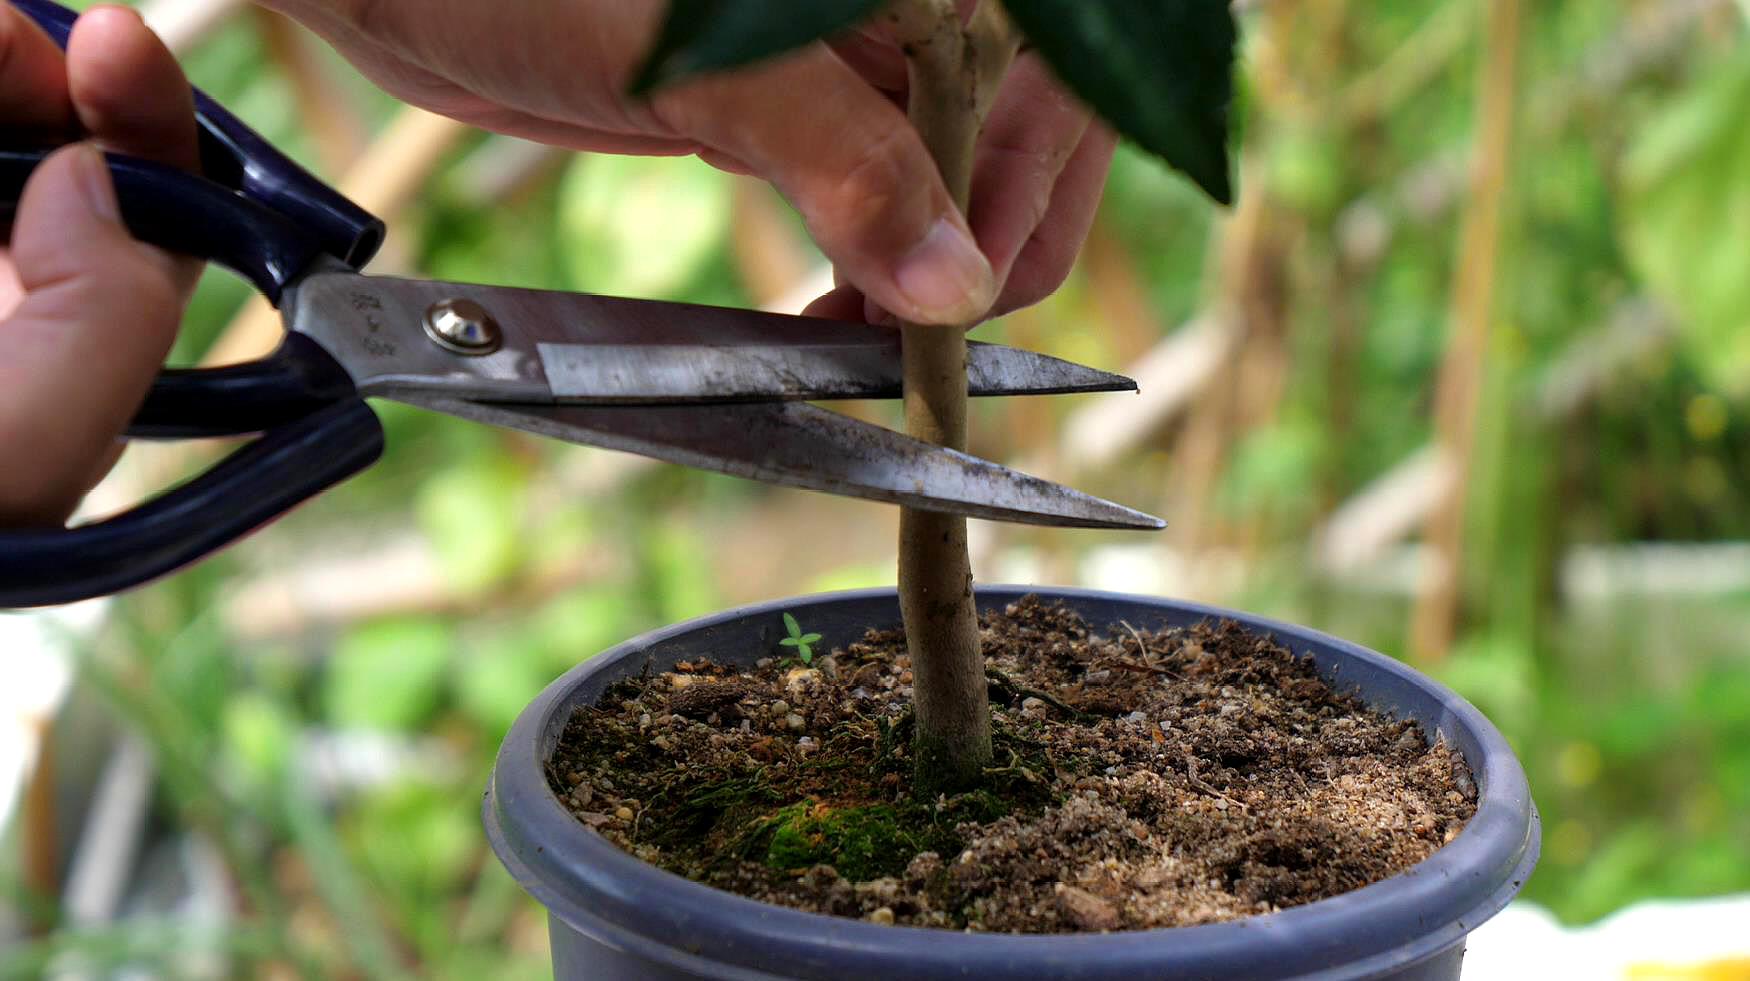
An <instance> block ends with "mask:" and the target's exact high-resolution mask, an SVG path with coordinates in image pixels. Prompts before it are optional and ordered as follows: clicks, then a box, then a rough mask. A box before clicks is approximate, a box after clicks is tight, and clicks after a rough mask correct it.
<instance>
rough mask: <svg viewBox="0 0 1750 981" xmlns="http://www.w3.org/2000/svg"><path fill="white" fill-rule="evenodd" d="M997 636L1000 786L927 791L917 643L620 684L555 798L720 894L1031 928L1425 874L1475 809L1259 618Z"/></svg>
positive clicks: (1425, 752) (1254, 906)
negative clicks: (1423, 864) (1245, 624)
mask: <svg viewBox="0 0 1750 981" xmlns="http://www.w3.org/2000/svg"><path fill="white" fill-rule="evenodd" d="M981 625H982V628H983V632H982V633H983V643H984V651H985V655H986V659H987V662H988V665H989V669H990V671H989V675H988V678H989V682H990V684H989V691H990V695H991V702H992V706H993V722H994V729H995V750H996V760H995V763H994V765H993V767H992V768H991V769H990V770H988V771H987V777H988V781H987V786H986V787H985V788H983V789H980V790H978V791H975V792H972V793H968V794H961V795H957V796H951V797H937V798H936V799H934V800H920V799H917V798H915V797H914V796H913V795H912V793H911V780H910V773H911V758H910V746H909V744H910V738H911V717H910V709H909V705H910V700H911V680H912V676H911V671H910V669H909V658H908V656H907V654H906V648H905V640H904V636H903V635H902V634H901V633H899V632H898V631H895V630H874V631H871V632H870V633H869V634H868V635H867V636H866V637H865V638H864V639H863V640H862V641H860V642H857V643H854V644H850V645H848V646H846V647H844V648H842V649H837V650H834V651H833V652H832V653H831V654H830V655H825V656H818V657H815V658H813V660H812V663H810V664H807V665H804V664H801V663H800V662H799V661H798V660H797V659H796V657H795V655H794V653H793V652H792V649H791V648H788V647H782V648H777V649H776V650H775V651H774V652H773V653H772V656H771V657H768V658H765V659H763V660H761V661H760V662H759V666H758V667H757V668H756V669H755V670H752V671H749V672H738V671H736V670H735V669H732V668H728V667H724V666H722V665H720V664H717V663H713V662H709V661H698V662H691V663H682V664H679V665H676V667H675V669H674V670H673V671H670V672H665V673H661V674H649V675H646V676H644V677H640V678H635V679H631V680H628V681H624V682H621V683H619V684H617V685H615V686H613V687H612V688H611V689H610V690H609V691H608V693H607V694H606V696H605V697H604V698H603V699H602V701H601V702H600V703H599V704H598V705H597V706H594V707H589V708H583V709H579V710H578V711H577V713H576V714H575V716H574V717H573V718H572V719H571V721H570V722H569V724H568V725H567V727H566V729H565V731H564V734H563V736H562V738H561V740H560V743H559V745H558V747H557V749H556V750H555V753H554V756H553V758H552V760H551V761H550V762H549V764H548V780H549V783H550V784H551V786H552V788H553V790H554V792H555V793H556V794H558V795H559V796H560V798H561V799H562V800H563V801H564V802H565V803H566V805H567V806H568V807H569V808H570V809H571V810H572V811H573V813H574V814H575V815H576V816H577V818H578V819H579V820H580V821H582V822H583V823H584V824H586V825H588V826H589V827H591V828H594V829H595V830H596V831H598V832H600V833H601V834H602V835H603V836H605V837H606V838H607V839H608V840H609V841H612V842H613V843H615V844H616V845H618V846H619V847H621V848H623V849H624V850H626V851H627V852H629V853H631V854H633V855H635V856H637V857H638V858H640V859H643V860H644V861H647V862H650V863H652V864H654V865H657V866H659V867H661V868H664V869H667V870H669V871H671V872H675V873H677V874H680V875H683V876H686V877H688V878H691V879H694V880H697V881H699V882H703V883H706V884H708V885H711V886H714V887H717V888H720V889H725V890H728V891H730V892H735V893H739V894H741V895H744V896H748V897H751V898H754V899H757V900H761V901H764V902H770V903H777V904H780V905H784V906H792V907H795V908H798V909H804V910H811V911H814V912H821V913H829V914H834V915H840V916H854V917H863V918H867V919H870V920H873V921H876V922H881V923H894V924H901V925H911V926H921V927H938V928H945V929H955V930H978V931H995V932H1016V933H1067V932H1083V931H1103V930H1137V929H1146V928H1152V927H1171V926H1190V925H1194V924H1201V923H1213V922H1219V921H1223V920H1231V919H1235V918H1238V917H1243V916H1248V915H1252V914H1257V913H1267V912H1270V911H1273V910H1278V909H1282V908H1285V907H1290V906H1296V905H1300V904H1302V903H1309V902H1312V901H1314V900H1318V899H1323V898H1326V897H1329V896H1334V895H1337V894H1340V893H1343V892H1347V891H1349V890H1352V889H1356V888H1359V887H1361V886H1364V885H1367V884H1368V883H1371V882H1375V881H1378V880H1380V879H1383V878H1386V877H1388V876H1391V875H1393V874H1396V873H1398V872H1401V871H1403V870H1404V869H1407V868H1409V867H1410V866H1411V865H1414V864H1415V863H1416V862H1419V861H1421V860H1422V859H1424V858H1426V857H1428V856H1429V855H1430V854H1431V853H1433V852H1434V850H1435V849H1437V848H1439V847H1440V846H1441V845H1442V844H1444V843H1446V842H1448V841H1451V840H1452V839H1453V838H1454V837H1455V836H1456V835H1457V834H1458V833H1459V831H1460V830H1461V829H1462V828H1463V827H1464V823H1465V821H1466V820H1468V819H1469V818H1470V816H1471V814H1472V813H1474V811H1475V809H1476V786H1475V783H1474V782H1473V778H1472V775H1471V773H1470V771H1469V769H1468V767H1467V766H1466V765H1465V763H1464V761H1463V759H1462V758H1461V757H1460V756H1459V755H1458V753H1456V752H1455V751H1453V750H1452V749H1450V748H1448V747H1446V746H1444V745H1442V744H1438V743H1436V744H1434V745H1429V743H1428V740H1427V739H1426V737H1425V735H1424V733H1423V732H1422V731H1421V729H1420V728H1419V727H1418V726H1416V725H1415V724H1414V723H1409V722H1402V721H1396V720H1393V719H1390V718H1387V717H1385V716H1382V715H1380V714H1378V713H1375V712H1373V711H1371V710H1368V709H1367V708H1366V707H1365V706H1363V705H1361V704H1360V703H1359V702H1358V701H1356V700H1355V699H1354V698H1352V697H1350V696H1348V695H1345V694H1341V693H1338V692H1335V691H1333V690H1332V689H1331V688H1330V687H1329V686H1328V685H1326V684H1325V683H1324V682H1323V681H1321V680H1320V679H1319V678H1318V676H1317V675H1316V674H1315V673H1314V670H1313V666H1312V665H1311V664H1310V663H1309V662H1308V661H1306V660H1299V659H1296V658H1294V657H1293V656H1292V655H1290V654H1289V652H1288V651H1287V650H1286V649H1284V648H1283V647H1281V646H1280V645H1278V644H1276V643H1275V642H1273V641H1272V640H1271V639H1269V638H1268V637H1265V636H1262V635H1260V634H1257V633H1254V632H1251V631H1249V630H1246V629H1244V628H1241V627H1240V626H1238V625H1236V624H1233V623H1207V624H1201V625H1198V626H1196V627H1192V628H1187V629H1177V628H1175V629H1167V630H1162V631H1158V632H1153V631H1139V630H1136V629H1133V628H1131V627H1130V626H1129V625H1127V624H1122V623H1120V624H1112V625H1109V626H1108V627H1107V629H1106V630H1105V631H1104V632H1097V631H1095V630H1093V629H1091V627H1090V625H1089V624H1088V623H1086V622H1084V621H1083V620H1082V619H1081V618H1079V617H1078V616H1077V615H1076V614H1074V613H1072V612H1070V611H1068V610H1067V609H1063V608H1060V607H1053V606H1047V605H1045V604H1043V603H1041V602H1039V601H1037V600H1034V599H1031V598H1029V599H1026V600H1022V601H1021V602H1019V603H1016V604H1013V605H1011V606H1009V607H1008V608H1007V609H1006V610H1005V611H1003V612H1002V613H1000V614H995V615H987V616H985V617H983V618H982V619H981ZM807 627H808V625H807V624H806V623H804V624H802V628H803V629H804V630H806V629H807ZM731 653H732V652H728V651H726V652H724V655H725V657H726V658H727V657H728V656H729V655H730V654H731Z"/></svg>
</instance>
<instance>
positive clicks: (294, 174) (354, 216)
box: [11, 0, 383, 269]
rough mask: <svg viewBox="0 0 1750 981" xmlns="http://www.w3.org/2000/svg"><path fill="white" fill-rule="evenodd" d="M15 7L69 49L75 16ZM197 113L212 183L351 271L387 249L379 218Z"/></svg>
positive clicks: (200, 95) (265, 146)
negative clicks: (300, 232)
mask: <svg viewBox="0 0 1750 981" xmlns="http://www.w3.org/2000/svg"><path fill="white" fill-rule="evenodd" d="M11 2H12V5H13V6H14V7H17V8H18V9H19V10H21V11H23V12H24V14H25V15H26V16H28V17H30V19H31V20H34V21H36V22H37V24H38V25H39V26H41V27H42V29H43V30H44V31H46V32H48V35H49V37H51V38H53V39H54V41H55V43H56V44H59V45H60V46H61V47H63V48H65V47H66V46H67V36H68V35H69V34H71V33H72V31H73V22H74V21H75V20H77V19H78V18H79V15H78V14H77V13H76V12H74V11H72V10H68V9H67V8H66V7H63V6H61V5H60V4H58V3H53V2H51V0H11ZM194 106H195V114H196V116H197V118H198V119H199V122H200V144H201V146H200V151H201V172H202V173H203V174H205V175H206V177H207V178H208V179H210V180H213V181H215V182H217V183H219V184H223V185H225V186H227V187H230V188H232V189H234V190H236V191H238V192H239V193H241V194H242V195H244V196H245V197H247V198H249V199H250V200H252V201H255V202H257V203H259V204H261V205H262V206H263V207H265V208H267V209H269V210H271V211H275V212H278V213H279V214H281V215H284V216H285V217H286V218H287V219H288V220H289V221H291V223H292V224H294V225H297V226H298V227H300V228H302V229H304V230H305V231H306V232H307V233H308V234H309V235H310V236H311V237H312V238H314V239H315V240H316V243H317V244H318V245H320V246H321V247H322V250H323V251H324V252H326V253H328V254H329V255H332V256H334V257H335V258H337V259H340V260H341V261H342V262H345V263H346V264H347V265H349V266H352V267H353V268H354V269H362V268H364V264H365V263H366V262H369V261H370V258H371V256H373V255H375V254H376V252H377V249H378V247H380V246H381V245H382V244H383V223H382V222H381V221H379V220H378V219H377V218H376V216H374V215H372V214H371V213H370V212H368V211H366V210H365V209H363V208H361V207H359V206H358V205H356V204H354V203H352V202H351V201H349V200H347V199H346V197H345V196H344V195H342V194H341V193H340V192H339V191H336V190H335V189H333V188H331V187H329V186H328V185H326V184H324V183H322V182H321V181H319V180H317V179H316V178H315V177H313V176H311V174H310V172H309V171H307V170H305V169H304V168H302V167H300V166H298V165H297V164H296V163H295V162H293V161H292V160H291V158H289V157H287V156H286V155H285V154H283V153H281V152H279V150H277V149H275V148H274V146H273V144H271V143H269V142H267V140H265V139H263V138H262V137H261V135H260V134H259V133H256V132H255V131H254V130H252V129H250V128H249V127H247V126H245V125H243V123H242V121H241V120H239V119H238V118H237V117H236V116H233V115H231V113H230V112H229V111H227V110H226V109H225V107H224V106H221V105H219V104H218V103H217V102H215V101H213V99H212V97H211V96H208V95H207V94H206V93H205V92H202V91H201V90H200V89H195V90H194Z"/></svg>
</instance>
